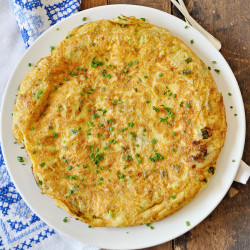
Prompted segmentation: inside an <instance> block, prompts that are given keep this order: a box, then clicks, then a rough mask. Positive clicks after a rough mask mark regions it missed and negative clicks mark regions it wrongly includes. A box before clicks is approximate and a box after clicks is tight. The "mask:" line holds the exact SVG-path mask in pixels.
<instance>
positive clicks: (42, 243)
mask: <svg viewBox="0 0 250 250" xmlns="http://www.w3.org/2000/svg"><path fill="white" fill-rule="evenodd" d="M10 2H11V6H12V9H13V10H14V13H15V16H16V19H17V23H18V26H19V28H20V30H21V34H22V37H23V39H24V42H25V45H26V48H27V47H29V46H30V45H31V44H32V42H34V41H35V39H36V38H37V37H38V36H39V35H40V34H41V33H42V32H44V31H45V30H46V29H47V28H48V27H49V26H50V25H53V24H55V23H56V22H57V21H60V20H61V19H62V18H65V17H67V16H69V15H70V14H73V13H74V12H76V11H78V10H79V8H80V4H81V1H80V0H10ZM10 12H11V11H10V6H9V2H8V1H7V0H2V1H1V0H0V21H1V22H5V23H6V24H7V25H5V24H4V25H3V26H4V27H3V26H0V30H1V32H4V33H5V34H6V36H5V38H6V39H5V38H3V39H1V40H0V49H2V51H1V55H2V57H3V58H2V59H4V60H5V61H4V64H3V63H1V60H0V66H1V67H0V73H1V75H3V76H4V77H5V78H4V79H5V81H0V85H3V86H1V87H5V86H6V83H7V81H6V79H7V78H8V77H9V74H10V69H11V70H13V66H14V65H13V62H11V61H17V59H18V56H21V54H20V55H19V53H21V52H22V53H23V45H22V44H20V43H22V40H21V39H20V33H19V32H17V31H16V23H15V21H14V20H13V19H14V16H13V15H12V13H10ZM5 26H6V27H5ZM14 26H15V27H14ZM13 31H15V32H13ZM8 32H9V33H8ZM13 51H15V53H13ZM3 89H4V88H3ZM0 90H1V89H0ZM2 94H3V93H2V91H0V97H1V98H0V100H1V99H2ZM29 248H32V249H46V250H58V249H60V250H68V249H70V250H96V249H97V248H94V247H88V246H86V245H84V244H81V243H79V242H76V241H74V240H71V239H69V238H67V237H65V236H63V235H61V234H60V233H58V232H56V231H55V230H54V229H52V228H51V227H49V226H48V225H46V224H45V223H44V222H43V221H42V220H41V219H40V218H39V217H38V216H37V215H36V214H35V213H33V212H32V211H31V209H30V208H29V207H28V206H27V204H26V203H25V202H24V200H23V199H22V197H21V196H20V194H19V193H18V191H17V190H16V188H15V186H14V184H13V182H12V181H11V179H10V176H9V173H8V171H7V168H6V166H5V163H4V159H3V155H2V151H1V147H0V250H2V249H29Z"/></svg>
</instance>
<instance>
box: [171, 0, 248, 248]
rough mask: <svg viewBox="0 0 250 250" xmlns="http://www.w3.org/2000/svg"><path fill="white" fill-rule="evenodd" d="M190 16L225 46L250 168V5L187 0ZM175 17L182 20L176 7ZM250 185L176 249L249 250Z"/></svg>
mask: <svg viewBox="0 0 250 250" xmlns="http://www.w3.org/2000/svg"><path fill="white" fill-rule="evenodd" d="M185 3H186V5H187V8H188V10H189V12H190V14H191V15H192V16H193V17H194V18H195V20H197V21H198V22H199V23H200V24H201V25H202V26H203V27H204V28H205V29H206V30H207V31H209V32H210V33H211V34H213V35H214V36H215V37H216V38H217V39H219V40H220V41H221V43H222V49H221V53H222V55H223V56H224V57H225V59H226V60H227V62H228V63H229V65H230V66H231V68H232V70H233V72H234V74H235V76H236V79H237V81H238V83H239V87H240V89H241V93H242V96H243V100H244V105H245V110H246V119H247V132H248V133H247V136H246V145H245V150H244V155H243V160H244V161H245V162H247V163H248V164H250V142H249V134H250V133H249V132H250V123H249V118H250V116H249V115H250V98H249V96H250V93H249V82H250V81H249V80H250V79H249V70H250V53H249V47H250V32H249V31H250V30H249V29H250V28H249V21H248V22H247V20H248V16H249V14H248V13H249V12H248V11H249V7H250V6H249V4H250V2H249V1H244V0H227V1H219V0H216V1H215V0H207V1H199V0H186V1H185ZM172 13H173V14H174V15H175V16H178V17H182V16H181V14H180V13H179V12H178V10H177V9H176V8H175V7H173V6H172ZM249 193H250V184H249V183H248V184H247V185H241V184H238V183H233V185H232V188H231V189H230V191H229V193H228V194H227V195H226V197H225V198H224V199H223V201H222V202H221V203H220V205H219V206H218V207H217V208H216V209H215V210H214V212H213V213H212V214H211V215H209V216H208V218H207V219H206V220H204V221H203V222H202V223H200V224H199V225H198V226H197V227H195V228H194V229H193V230H191V231H190V232H188V233H186V234H185V235H183V236H181V237H179V238H177V239H175V240H174V244H173V245H174V249H180V250H182V249H230V250H234V249H239V250H245V249H249V246H250V237H249V235H250V226H249V225H250V209H249V207H250V198H249Z"/></svg>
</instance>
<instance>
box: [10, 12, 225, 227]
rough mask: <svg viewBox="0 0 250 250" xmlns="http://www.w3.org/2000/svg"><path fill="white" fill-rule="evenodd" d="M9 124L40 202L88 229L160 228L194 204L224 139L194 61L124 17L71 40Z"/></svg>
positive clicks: (211, 92) (210, 89) (33, 83)
mask: <svg viewBox="0 0 250 250" xmlns="http://www.w3.org/2000/svg"><path fill="white" fill-rule="evenodd" d="M13 116H14V117H13V132H14V135H15V137H16V139H17V140H18V141H19V142H23V143H24V145H25V147H26V149H27V152H28V154H29V157H30V159H31V161H32V164H33V174H34V176H35V179H36V181H37V183H38V184H39V186H40V188H41V190H42V192H43V193H44V194H47V195H48V196H50V197H52V198H53V199H55V201H56V204H57V205H58V206H59V207H61V208H63V209H64V210H66V211H67V212H68V213H69V214H71V215H72V216H73V217H75V218H77V219H79V220H81V221H83V222H86V223H88V224H89V225H91V226H96V227H109V226H115V227H118V226H132V225H139V224H142V223H151V222H154V221H159V220H161V219H163V218H165V217H166V216H168V215H170V214H172V213H174V212H176V211H177V210H179V209H180V208H182V207H183V206H184V205H185V204H187V203H188V202H190V201H191V200H192V199H193V198H194V197H195V196H196V195H197V194H198V193H199V192H200V191H201V190H202V189H203V188H204V187H205V186H206V185H207V184H208V182H209V179H210V177H211V175H213V174H214V172H215V169H216V160H217V158H218V155H219V153H220V151H221V148H222V147H223V144H224V141H225V135H226V128H227V125H226V117H225V109H224V104H223V99H222V95H221V94H220V93H219V92H218V89H217V87H216V85H215V82H214V80H213V77H212V75H211V73H210V71H209V70H208V68H207V66H206V65H205V64H204V63H203V62H202V61H201V59H199V58H198V57H197V55H196V54H195V53H194V52H192V50H191V49H190V48H188V47H187V46H186V45H185V44H184V43H183V42H182V41H181V40H179V39H178V38H176V37H174V36H173V35H171V34H170V32H169V31H167V30H166V29H163V28H160V27H157V26H155V25H153V24H150V23H147V22H144V21H143V20H141V19H136V18H134V17H124V16H122V17H120V18H114V19H110V20H100V21H94V22H90V23H87V24H85V25H82V26H79V27H77V28H75V29H73V30H72V31H71V32H70V33H69V34H68V35H67V37H66V38H65V39H63V40H62V41H61V43H60V44H59V45H58V46H57V47H56V48H55V49H54V50H53V51H52V52H51V53H50V54H49V55H48V56H47V57H45V58H42V59H41V60H40V61H39V62H37V64H36V66H35V67H33V68H32V69H31V71H30V72H29V73H28V74H27V75H26V77H25V78H24V79H23V81H22V82H21V84H20V86H19V90H18V96H17V98H16V102H15V106H14V111H13Z"/></svg>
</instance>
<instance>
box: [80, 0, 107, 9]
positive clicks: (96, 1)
mask: <svg viewBox="0 0 250 250" xmlns="http://www.w3.org/2000/svg"><path fill="white" fill-rule="evenodd" d="M106 4H108V0H82V4H81V10H85V9H89V8H93V7H96V6H101V5H106Z"/></svg>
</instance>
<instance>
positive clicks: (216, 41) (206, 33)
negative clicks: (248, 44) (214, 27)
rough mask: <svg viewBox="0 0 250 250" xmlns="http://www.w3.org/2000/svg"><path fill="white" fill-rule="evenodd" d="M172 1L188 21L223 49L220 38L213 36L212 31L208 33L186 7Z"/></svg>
mask: <svg viewBox="0 0 250 250" xmlns="http://www.w3.org/2000/svg"><path fill="white" fill-rule="evenodd" d="M171 2H172V3H173V4H174V5H175V7H176V8H177V9H178V10H179V11H180V12H181V13H182V15H183V16H184V17H185V18H186V19H187V20H188V22H189V23H190V24H191V25H192V26H193V27H194V28H195V29H197V30H198V31H199V32H200V33H201V34H203V35H204V36H205V37H206V38H207V39H208V40H209V41H210V42H211V43H212V44H213V46H214V47H215V48H216V49H217V50H220V49H221V43H220V41H219V40H217V39H216V38H215V37H214V36H212V35H211V34H210V33H208V32H207V31H206V30H205V29H204V28H202V27H201V26H200V25H199V24H198V23H197V22H196V21H195V20H194V19H193V18H192V17H191V16H190V15H189V13H188V12H187V10H186V9H184V8H183V7H182V6H180V4H179V3H178V2H177V1H176V0H171Z"/></svg>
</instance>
